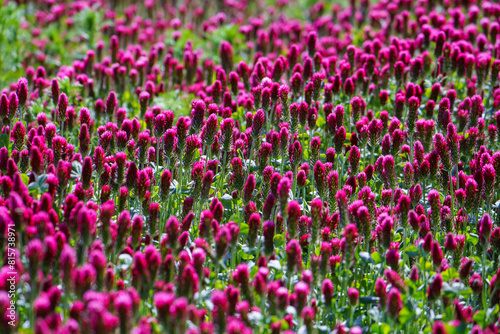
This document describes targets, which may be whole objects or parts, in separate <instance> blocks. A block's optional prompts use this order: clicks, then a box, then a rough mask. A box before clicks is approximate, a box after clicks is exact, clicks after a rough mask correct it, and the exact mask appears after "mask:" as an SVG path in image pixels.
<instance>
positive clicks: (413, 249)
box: [405, 245, 418, 257]
mask: <svg viewBox="0 0 500 334" xmlns="http://www.w3.org/2000/svg"><path fill="white" fill-rule="evenodd" d="M405 252H406V254H407V255H408V256H409V257H415V256H417V255H418V249H417V247H416V246H415V245H409V246H408V247H406V249H405Z"/></svg>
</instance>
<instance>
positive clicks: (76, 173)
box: [71, 160, 82, 180]
mask: <svg viewBox="0 0 500 334" xmlns="http://www.w3.org/2000/svg"><path fill="white" fill-rule="evenodd" d="M71 166H72V167H73V168H72V170H71V179H72V180H74V179H76V178H79V177H80V176H81V175H82V164H81V163H79V162H78V161H77V160H74V161H73V162H72V163H71Z"/></svg>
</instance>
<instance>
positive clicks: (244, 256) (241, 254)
mask: <svg viewBox="0 0 500 334" xmlns="http://www.w3.org/2000/svg"><path fill="white" fill-rule="evenodd" d="M238 255H239V257H241V258H242V259H243V260H252V259H253V258H254V256H253V255H252V254H248V253H246V252H244V251H243V250H240V251H239V252H238Z"/></svg>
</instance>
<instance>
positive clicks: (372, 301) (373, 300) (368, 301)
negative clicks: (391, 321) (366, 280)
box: [359, 296, 379, 304]
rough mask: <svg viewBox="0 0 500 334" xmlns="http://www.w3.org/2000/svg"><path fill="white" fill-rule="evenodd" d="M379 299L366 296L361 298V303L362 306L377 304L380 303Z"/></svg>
mask: <svg viewBox="0 0 500 334" xmlns="http://www.w3.org/2000/svg"><path fill="white" fill-rule="evenodd" d="M378 301H379V298H378V297H375V296H364V297H359V302H360V303H361V304H375V303H378Z"/></svg>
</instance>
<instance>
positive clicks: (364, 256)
mask: <svg viewBox="0 0 500 334" xmlns="http://www.w3.org/2000/svg"><path fill="white" fill-rule="evenodd" d="M359 257H360V258H361V260H363V262H368V263H375V261H374V260H373V259H372V258H371V256H370V253H368V252H360V253H359Z"/></svg>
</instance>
